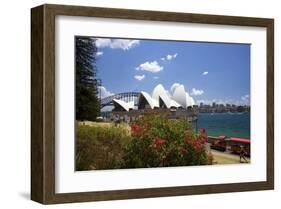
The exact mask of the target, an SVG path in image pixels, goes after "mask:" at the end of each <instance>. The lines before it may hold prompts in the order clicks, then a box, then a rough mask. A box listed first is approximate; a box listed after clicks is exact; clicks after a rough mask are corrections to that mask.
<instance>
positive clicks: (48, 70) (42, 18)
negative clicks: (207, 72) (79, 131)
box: [31, 4, 274, 204]
mask: <svg viewBox="0 0 281 209" xmlns="http://www.w3.org/2000/svg"><path fill="white" fill-rule="evenodd" d="M57 15H65V16H84V17H103V18H115V19H133V20H149V21H168V22H169V21H170V22H172V21H173V22H183V23H204V24H217V25H233V26H255V27H265V28H266V34H267V46H266V48H267V51H266V55H267V57H266V59H267V101H266V102H267V127H266V130H267V139H266V144H267V147H266V150H267V159H266V162H267V166H266V168H267V170H266V181H261V182H246V183H229V184H214V185H199V186H177V187H164V188H149V189H130V190H114V191H99V192H88V191H87V192H80V193H56V192H55V183H56V181H55V56H56V55H55V18H56V16H57ZM31 95H32V97H31V199H32V200H34V201H37V202H40V203H43V204H54V203H70V202H84V201H100V200H116V199H131V198H148V197H162V196H178V195H194V194H208V193H222V192H242V191H252V190H269V189H273V188H274V20H273V19H265V18H251V17H234V16H219V15H204V14H189V13H173V12H155V11H140V10H125V9H111V8H96V7H82V6H63V5H48V4H46V5H42V6H39V7H35V8H32V9H31Z"/></svg>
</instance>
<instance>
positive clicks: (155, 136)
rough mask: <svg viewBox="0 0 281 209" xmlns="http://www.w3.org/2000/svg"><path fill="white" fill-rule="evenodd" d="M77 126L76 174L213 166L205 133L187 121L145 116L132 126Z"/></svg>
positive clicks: (159, 116)
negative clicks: (88, 171)
mask: <svg viewBox="0 0 281 209" xmlns="http://www.w3.org/2000/svg"><path fill="white" fill-rule="evenodd" d="M95 124H96V125H95V126H89V125H77V130H76V140H77V141H76V170H92V169H116V168H149V167H166V166H188V165H206V164H212V161H213V158H212V154H211V153H208V152H207V151H206V149H205V142H206V139H207V135H206V133H205V130H203V129H202V130H200V132H199V133H195V132H194V131H193V129H192V127H191V124H190V122H188V121H187V120H184V119H182V120H172V119H168V118H166V117H165V116H161V115H145V116H144V117H142V118H141V119H139V120H138V121H136V122H134V123H133V124H131V127H129V125H128V124H120V125H117V126H114V125H108V124H107V125H97V124H100V123H95Z"/></svg>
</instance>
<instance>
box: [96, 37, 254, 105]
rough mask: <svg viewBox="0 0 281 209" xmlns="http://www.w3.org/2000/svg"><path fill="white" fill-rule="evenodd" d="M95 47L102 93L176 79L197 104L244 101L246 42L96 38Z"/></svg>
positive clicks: (246, 99)
mask: <svg viewBox="0 0 281 209" xmlns="http://www.w3.org/2000/svg"><path fill="white" fill-rule="evenodd" d="M96 45H97V48H98V53H97V63H96V64H97V69H98V78H100V79H101V80H102V85H103V87H102V95H103V97H105V96H108V95H111V94H115V93H121V92H129V91H146V92H148V93H151V91H152V90H153V88H154V87H155V86H156V85H157V84H160V83H161V84H162V85H163V86H164V87H165V89H166V90H167V91H170V88H171V86H172V85H173V84H175V83H179V84H183V85H184V86H185V90H186V91H187V92H188V93H189V94H190V95H191V96H192V97H193V98H194V100H195V101H196V102H197V103H199V102H204V103H210V102H213V101H215V102H217V103H231V104H249V101H250V45H248V44H236V43H235V44H231V43H206V42H187V41H159V40H133V39H132V40H128V39H108V38H99V39H97V41H96Z"/></svg>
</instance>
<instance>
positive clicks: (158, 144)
mask: <svg viewBox="0 0 281 209" xmlns="http://www.w3.org/2000/svg"><path fill="white" fill-rule="evenodd" d="M165 143H166V140H164V139H161V138H160V137H158V136H157V137H155V138H154V144H155V146H156V148H157V149H159V148H160V147H161V146H162V145H163V144H165Z"/></svg>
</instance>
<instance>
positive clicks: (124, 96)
mask: <svg viewBox="0 0 281 209" xmlns="http://www.w3.org/2000/svg"><path fill="white" fill-rule="evenodd" d="M139 96H140V92H124V93H119V94H115V95H112V96H109V97H105V98H103V99H101V107H102V108H103V107H105V106H110V105H113V99H119V100H122V101H124V102H130V101H134V103H135V106H137V105H138V100H139Z"/></svg>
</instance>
